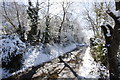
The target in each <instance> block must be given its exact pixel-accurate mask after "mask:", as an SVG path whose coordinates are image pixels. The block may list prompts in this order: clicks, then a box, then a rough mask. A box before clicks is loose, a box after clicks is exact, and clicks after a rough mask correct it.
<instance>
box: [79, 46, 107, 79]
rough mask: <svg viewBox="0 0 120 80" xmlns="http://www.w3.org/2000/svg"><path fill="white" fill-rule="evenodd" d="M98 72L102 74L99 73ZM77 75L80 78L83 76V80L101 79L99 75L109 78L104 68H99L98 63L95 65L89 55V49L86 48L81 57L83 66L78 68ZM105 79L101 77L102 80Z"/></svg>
mask: <svg viewBox="0 0 120 80" xmlns="http://www.w3.org/2000/svg"><path fill="white" fill-rule="evenodd" d="M100 70H101V71H104V72H103V73H100ZM79 74H80V76H83V77H85V78H94V79H98V78H100V77H103V76H100V75H104V76H106V77H107V78H108V77H109V75H108V71H107V70H106V68H105V67H104V66H101V65H100V63H96V62H95V61H94V59H93V57H92V55H91V53H90V47H88V48H87V50H86V52H85V55H84V57H83V66H82V67H80V70H79ZM106 77H103V78H106Z"/></svg>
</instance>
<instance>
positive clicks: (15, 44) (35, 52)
mask: <svg viewBox="0 0 120 80" xmlns="http://www.w3.org/2000/svg"><path fill="white" fill-rule="evenodd" d="M77 46H81V45H78V44H76V43H69V44H67V45H63V44H47V45H43V44H39V45H37V46H27V45H26V44H25V43H23V42H22V41H21V40H20V39H19V37H18V36H16V35H4V36H3V35H2V36H0V58H1V60H2V63H3V62H6V63H7V62H9V61H10V57H11V56H13V55H14V57H15V56H16V55H18V54H22V55H23V58H22V59H23V60H22V63H23V65H22V67H21V69H20V70H19V71H17V72H14V73H9V70H7V69H5V68H2V67H1V68H0V73H1V74H2V78H6V77H8V76H10V75H14V74H16V73H18V72H22V71H24V70H25V69H27V68H28V67H32V66H37V65H40V64H42V63H43V62H47V61H50V60H52V59H54V58H56V57H58V56H60V55H62V54H64V53H67V52H69V51H71V50H73V49H75V48H76V47H77Z"/></svg>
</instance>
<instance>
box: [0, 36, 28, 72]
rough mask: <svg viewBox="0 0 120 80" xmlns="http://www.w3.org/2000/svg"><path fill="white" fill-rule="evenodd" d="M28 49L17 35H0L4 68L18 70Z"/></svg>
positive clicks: (0, 51)
mask: <svg viewBox="0 0 120 80" xmlns="http://www.w3.org/2000/svg"><path fill="white" fill-rule="evenodd" d="M25 49H26V45H25V43H23V42H22V41H21V40H20V39H19V37H18V36H16V35H1V36H0V58H1V60H2V68H5V69H8V70H10V72H13V71H16V70H18V69H20V67H21V60H22V55H23V54H24V52H25Z"/></svg>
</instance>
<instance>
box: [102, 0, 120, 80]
mask: <svg viewBox="0 0 120 80" xmlns="http://www.w3.org/2000/svg"><path fill="white" fill-rule="evenodd" d="M116 10H120V1H119V2H116ZM119 12H120V11H119ZM107 13H108V14H109V16H111V17H112V18H113V20H114V22H115V26H114V28H112V27H111V26H110V25H106V26H104V25H102V26H101V28H102V30H103V32H104V36H105V40H106V47H107V49H108V53H107V57H108V63H109V73H110V80H119V79H120V77H119V76H120V70H119V64H120V63H119V62H118V59H117V55H118V54H117V53H118V50H119V45H120V20H119V18H120V16H116V15H114V14H113V12H111V11H107ZM108 30H109V31H108ZM108 34H110V35H108Z"/></svg>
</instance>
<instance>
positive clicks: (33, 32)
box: [27, 0, 39, 44]
mask: <svg viewBox="0 0 120 80" xmlns="http://www.w3.org/2000/svg"><path fill="white" fill-rule="evenodd" d="M28 4H29V7H28V10H27V14H28V19H30V28H31V29H30V31H29V33H28V41H30V43H33V44H34V42H35V41H36V39H35V37H36V36H37V32H38V31H37V27H38V19H39V16H38V12H39V2H38V0H37V3H36V6H35V7H34V6H33V4H32V2H31V0H29V1H28Z"/></svg>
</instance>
